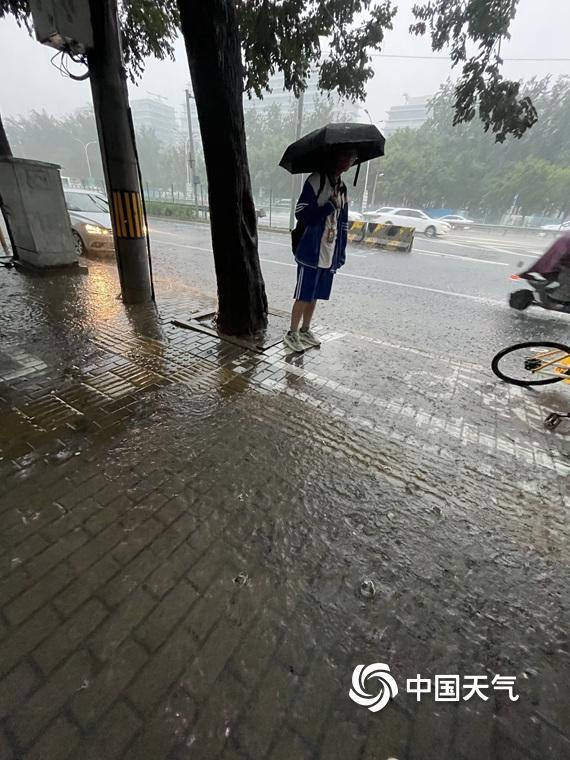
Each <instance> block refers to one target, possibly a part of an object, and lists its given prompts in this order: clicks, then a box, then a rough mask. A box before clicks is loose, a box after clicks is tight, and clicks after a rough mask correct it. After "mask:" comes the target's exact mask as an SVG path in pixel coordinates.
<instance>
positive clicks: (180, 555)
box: [146, 543, 200, 598]
mask: <svg viewBox="0 0 570 760" xmlns="http://www.w3.org/2000/svg"><path fill="white" fill-rule="evenodd" d="M199 556H200V555H199V553H198V552H197V551H196V549H192V547H190V546H188V544H186V543H183V544H182V545H181V546H179V547H178V549H176V550H175V551H174V552H173V553H172V554H171V555H170V557H168V558H167V559H165V560H162V559H161V560H160V563H161V564H160V566H159V567H157V568H156V570H154V572H153V573H152V575H150V577H149V578H148V580H147V582H146V587H147V588H148V590H149V591H151V592H152V593H153V594H154V595H155V596H157V597H159V598H160V597H162V596H164V594H166V592H167V591H168V590H169V589H171V588H172V587H173V586H175V585H176V583H177V582H178V581H179V580H180V578H182V576H183V575H184V574H185V573H186V572H187V571H188V570H189V569H190V568H191V567H192V565H193V563H194V562H195V561H196V560H197V558H198V557H199Z"/></svg>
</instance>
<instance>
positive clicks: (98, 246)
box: [64, 189, 115, 256]
mask: <svg viewBox="0 0 570 760" xmlns="http://www.w3.org/2000/svg"><path fill="white" fill-rule="evenodd" d="M64 195H65V204H66V206H67V210H68V212H69V218H70V220H71V229H72V233H73V241H74V243H75V250H76V252H77V254H78V255H79V256H81V255H83V254H85V253H95V254H103V255H107V254H113V253H114V252H115V243H114V240H113V229H112V224H111V215H110V214H109V204H108V203H107V199H106V198H105V196H104V195H102V194H101V193H98V192H97V191H95V190H71V189H69V190H68V189H65V190H64Z"/></svg>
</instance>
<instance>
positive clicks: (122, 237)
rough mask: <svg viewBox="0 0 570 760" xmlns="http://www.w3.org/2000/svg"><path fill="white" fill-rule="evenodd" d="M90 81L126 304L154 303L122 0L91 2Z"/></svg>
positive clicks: (88, 57)
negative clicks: (124, 49) (123, 43)
mask: <svg viewBox="0 0 570 760" xmlns="http://www.w3.org/2000/svg"><path fill="white" fill-rule="evenodd" d="M89 6H90V11H91V24H92V29H93V47H92V48H91V49H89V50H88V51H87V62H88V66H89V79H90V82H91V91H92V93H93V107H94V110H95V119H96V122H97V132H98V135H99V145H100V146H101V158H102V161H103V171H104V173H105V183H106V186H107V194H108V197H109V207H110V209H111V217H112V220H113V233H114V237H115V252H116V256H117V265H118V269H119V278H120V281H121V293H122V296H123V301H124V302H125V303H144V302H147V301H151V300H153V299H154V291H153V286H152V274H151V268H150V253H149V243H148V231H147V226H146V218H145V213H144V206H143V201H142V187H141V181H140V173H139V166H138V159H137V153H136V145H135V137H134V130H133V126H132V119H131V112H130V108H129V99H128V93H127V84H126V77H125V70H124V67H123V58H122V52H121V44H120V36H119V27H118V21H117V0H89Z"/></svg>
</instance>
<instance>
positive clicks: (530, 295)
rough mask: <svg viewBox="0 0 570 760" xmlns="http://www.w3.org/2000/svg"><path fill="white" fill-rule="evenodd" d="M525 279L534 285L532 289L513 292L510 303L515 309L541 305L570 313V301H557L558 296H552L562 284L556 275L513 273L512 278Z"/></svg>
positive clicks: (543, 307) (522, 309)
mask: <svg viewBox="0 0 570 760" xmlns="http://www.w3.org/2000/svg"><path fill="white" fill-rule="evenodd" d="M523 279H524V280H526V281H527V282H528V283H529V284H530V285H531V286H532V290H515V292H514V293H511V295H510V296H509V305H510V306H511V307H512V308H513V309H516V310H517V311H524V310H525V309H528V307H529V306H539V307H540V308H541V309H548V310H549V311H559V312H562V313H563V314H570V301H557V300H556V298H553V297H552V296H553V295H554V293H555V291H556V289H557V288H558V287H559V285H560V283H559V282H558V280H557V279H556V275H554V276H550V277H543V275H541V274H538V273H537V272H525V274H524V276H521V275H519V274H513V275H511V280H523Z"/></svg>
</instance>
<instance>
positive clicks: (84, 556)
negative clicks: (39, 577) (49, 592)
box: [69, 525, 124, 573]
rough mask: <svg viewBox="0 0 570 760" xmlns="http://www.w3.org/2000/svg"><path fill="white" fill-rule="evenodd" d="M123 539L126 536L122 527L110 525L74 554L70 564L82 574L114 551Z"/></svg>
mask: <svg viewBox="0 0 570 760" xmlns="http://www.w3.org/2000/svg"><path fill="white" fill-rule="evenodd" d="M123 538H124V534H123V532H122V530H121V529H120V527H118V526H116V525H109V526H108V527H107V528H105V530H103V531H101V533H98V534H97V535H96V536H95V537H94V538H92V539H91V540H90V541H89V543H88V544H87V545H86V546H83V547H82V548H81V550H80V551H77V552H75V553H74V554H72V555H71V556H70V558H69V563H70V564H71V566H72V567H73V569H74V570H75V571H76V572H77V573H82V572H84V571H85V570H87V568H88V567H90V566H91V565H93V564H94V563H95V562H97V560H98V559H100V558H101V557H103V556H104V555H105V554H107V553H108V552H110V551H111V550H112V549H114V548H115V547H116V546H117V544H118V543H119V541H121V540H122V539H123Z"/></svg>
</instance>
